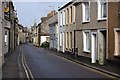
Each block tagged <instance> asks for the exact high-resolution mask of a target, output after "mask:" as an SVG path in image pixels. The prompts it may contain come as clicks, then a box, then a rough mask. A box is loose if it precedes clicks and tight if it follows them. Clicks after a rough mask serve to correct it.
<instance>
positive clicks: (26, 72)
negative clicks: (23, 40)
mask: <svg viewBox="0 0 120 80" xmlns="http://www.w3.org/2000/svg"><path fill="white" fill-rule="evenodd" d="M22 53H23V50H22ZM22 66H23V68H24V70H25V73H26V76H27V78H28V80H29V75H28V72H27V69H26V67H25V65H24V62H23V54H22Z"/></svg>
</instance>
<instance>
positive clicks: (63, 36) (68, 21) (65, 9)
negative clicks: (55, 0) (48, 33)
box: [58, 1, 76, 53]
mask: <svg viewBox="0 0 120 80" xmlns="http://www.w3.org/2000/svg"><path fill="white" fill-rule="evenodd" d="M73 4H74V1H71V2H69V3H67V4H65V5H64V6H62V7H61V8H60V9H59V10H58V11H59V12H58V15H59V16H58V22H59V23H58V26H59V28H58V51H61V52H71V53H72V52H73V50H74V48H75V46H74V30H75V29H76V25H75V6H74V5H73Z"/></svg>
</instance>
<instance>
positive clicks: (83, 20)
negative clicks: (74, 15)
mask: <svg viewBox="0 0 120 80" xmlns="http://www.w3.org/2000/svg"><path fill="white" fill-rule="evenodd" d="M85 3H88V8H89V9H88V10H89V11H88V15H86V14H87V13H86V6H85ZM82 16H83V17H82V22H83V23H84V22H89V21H90V1H88V2H83V3H82ZM86 16H87V17H88V19H86Z"/></svg>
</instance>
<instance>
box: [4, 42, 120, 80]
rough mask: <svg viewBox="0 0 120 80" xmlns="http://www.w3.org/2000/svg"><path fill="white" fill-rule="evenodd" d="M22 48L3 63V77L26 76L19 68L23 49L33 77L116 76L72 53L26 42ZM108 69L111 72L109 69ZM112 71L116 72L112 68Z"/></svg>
mask: <svg viewBox="0 0 120 80" xmlns="http://www.w3.org/2000/svg"><path fill="white" fill-rule="evenodd" d="M20 48H21V46H18V47H17V48H16V50H15V51H14V52H13V53H12V54H11V55H10V56H8V57H7V58H6V62H5V64H4V65H3V78H24V77H23V76H22V77H21V76H20V74H21V71H20V70H19V67H20V66H19V63H18V62H19V61H18V58H19V52H20V51H22V50H23V52H20V53H21V54H22V55H23V56H24V58H25V59H24V61H25V64H26V65H27V67H28V69H29V70H28V74H29V75H32V77H33V78H110V79H113V78H115V77H114V76H113V75H111V74H110V75H109V74H108V73H107V72H104V71H106V70H105V69H103V68H100V67H97V68H98V69H99V70H97V69H95V68H94V67H96V65H93V64H92V65H91V64H90V63H89V64H90V65H89V64H88V63H86V64H87V66H86V65H85V64H81V63H82V61H81V62H80V60H79V59H77V60H75V59H74V57H73V56H72V55H66V54H63V53H60V52H55V51H51V50H48V49H43V48H39V47H35V46H33V45H32V44H25V45H24V46H23V47H22V50H20ZM18 51H19V52H18ZM89 66H90V67H89ZM97 66H98V65H97ZM107 66H108V65H107ZM102 67H103V66H102ZM108 67H109V66H108ZM114 68H115V67H113V69H114ZM100 69H101V70H103V71H101V70H100ZM110 70H111V68H110ZM114 70H115V69H114ZM107 71H108V72H110V71H109V70H107ZM116 72H117V69H116ZM106 73H107V74H106ZM110 73H115V72H114V71H113V72H112V70H111V72H110ZM22 74H23V75H24V74H25V72H22ZM115 74H117V73H115ZM118 76H119V75H118ZM25 78H26V77H25ZM30 78H31V77H30Z"/></svg>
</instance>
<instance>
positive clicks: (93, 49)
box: [91, 32, 98, 63]
mask: <svg viewBox="0 0 120 80" xmlns="http://www.w3.org/2000/svg"><path fill="white" fill-rule="evenodd" d="M91 59H92V63H96V61H97V60H98V54H97V33H96V32H92V33H91Z"/></svg>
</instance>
